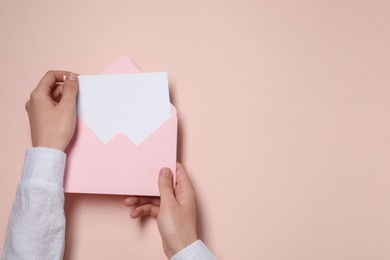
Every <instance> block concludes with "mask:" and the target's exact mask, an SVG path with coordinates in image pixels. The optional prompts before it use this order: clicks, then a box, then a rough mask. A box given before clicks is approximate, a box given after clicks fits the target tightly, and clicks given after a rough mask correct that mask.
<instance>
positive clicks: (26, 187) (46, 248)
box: [2, 147, 66, 260]
mask: <svg viewBox="0 0 390 260" xmlns="http://www.w3.org/2000/svg"><path fill="white" fill-rule="evenodd" d="M65 162H66V155H65V153H63V152H61V151H59V150H55V149H50V148H42V147H36V148H29V149H27V151H26V154H25V159H24V166H23V171H22V177H21V181H20V183H19V184H18V187H17V191H16V197H15V201H14V203H13V205H12V210H11V213H10V216H9V220H8V227H7V233H6V236H5V240H4V249H3V256H2V259H4V260H11V259H12V260H13V259H18V260H19V259H42V260H46V259H48V260H56V259H62V257H63V253H64V246H65V215H64V190H63V177H64V170H65Z"/></svg>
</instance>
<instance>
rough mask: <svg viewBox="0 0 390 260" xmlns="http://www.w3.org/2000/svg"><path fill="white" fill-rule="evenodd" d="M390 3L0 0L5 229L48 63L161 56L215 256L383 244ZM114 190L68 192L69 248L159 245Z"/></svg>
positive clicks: (1, 216)
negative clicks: (31, 104) (28, 106)
mask: <svg viewBox="0 0 390 260" xmlns="http://www.w3.org/2000/svg"><path fill="white" fill-rule="evenodd" d="M389 14H390V2H389V1H388V0H383V1H380V0H371V1H368V0H367V1H352V0H351V1H348V0H337V1H336V0H335V1H333V0H323V1H310V0H299V1H288V0H285V1H281V0H276V1H275V0H272V1H271V0H270V1H261V0H258V1H244V0H242V1H238V0H237V1H227V0H224V1H203V0H202V1H173V0H172V1H127V0H126V1H125V0H122V1H101V0H88V1H74V0H73V1H58V0H53V1H12V0H1V1H0V32H1V42H0V46H1V48H0V70H1V72H0V84H1V86H0V122H1V127H0V136H1V145H0V154H1V164H0V176H1V177H0V190H1V196H0V202H1V204H0V233H1V236H0V243H1V244H2V242H3V234H4V232H5V229H6V223H7V218H8V213H9V210H10V207H11V205H12V201H13V198H14V194H15V188H16V185H17V182H18V179H19V176H20V171H21V167H22V163H23V157H24V151H25V148H26V147H27V146H29V145H30V139H29V138H30V137H29V126H28V119H27V115H26V113H25V110H24V103H25V101H26V100H27V98H28V96H29V93H30V91H31V90H32V89H33V88H34V87H35V85H36V83H37V82H38V80H39V79H40V78H41V76H42V75H43V74H44V72H45V71H46V70H48V69H66V70H72V71H75V72H78V73H81V74H98V73H100V72H101V71H102V70H103V69H104V68H105V67H106V66H107V65H109V64H111V63H112V62H113V61H115V60H116V59H117V58H118V57H119V56H121V55H122V54H125V55H127V56H128V57H129V58H130V59H132V60H133V62H134V63H135V64H136V65H137V66H138V67H139V68H140V69H141V70H142V71H145V72H154V71H168V73H169V79H170V87H171V96H172V99H173V103H174V104H175V105H176V107H177V109H178V113H179V120H180V135H179V155H178V157H179V160H180V161H182V162H183V163H184V164H185V165H186V166H187V168H188V171H189V173H190V175H191V177H192V180H193V182H194V185H195V188H196V192H197V195H198V204H199V229H200V234H201V237H202V239H204V241H205V242H206V243H207V244H208V245H209V247H210V248H211V249H212V250H213V251H214V252H215V253H216V254H217V255H218V256H219V257H220V258H221V259H278V260H279V259H300V260H305V259H307V260H309V259H317V260H321V259H324V260H325V259H340V260H341V259H343V260H344V259H354V260H358V259H376V260H381V259H383V260H384V259H390V247H389V242H390V189H389V186H390V134H389V133H390V103H389V98H390V88H389V87H390V76H389V75H390V73H389V68H390V66H389V65H390V50H389V46H390V35H389V34H390V30H389V27H390V15H389ZM122 199H123V197H117V196H96V195H95V196H92V195H67V196H66V216H67V222H68V227H67V228H68V230H67V246H66V254H65V259H72V260H73V259H164V257H163V252H162V249H161V245H160V244H161V242H160V237H159V234H158V232H157V228H156V225H155V222H154V221H152V220H145V221H143V222H139V221H135V220H131V219H130V218H129V217H128V214H129V212H130V211H129V209H127V208H125V207H123V206H122V204H121V203H122Z"/></svg>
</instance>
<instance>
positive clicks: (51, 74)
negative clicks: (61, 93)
mask: <svg viewBox="0 0 390 260" xmlns="http://www.w3.org/2000/svg"><path fill="white" fill-rule="evenodd" d="M69 74H70V72H69V71H59V70H50V71H48V72H46V74H45V75H44V76H43V77H42V79H41V80H40V81H39V83H38V86H37V88H36V90H38V91H44V92H46V93H50V92H51V90H52V88H53V87H55V85H56V83H57V82H63V81H64V76H66V77H68V76H69Z"/></svg>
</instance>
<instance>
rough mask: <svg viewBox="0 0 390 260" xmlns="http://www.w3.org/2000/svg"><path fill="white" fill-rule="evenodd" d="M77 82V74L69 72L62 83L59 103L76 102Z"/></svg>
mask: <svg viewBox="0 0 390 260" xmlns="http://www.w3.org/2000/svg"><path fill="white" fill-rule="evenodd" d="M78 87H79V82H78V80H77V74H75V73H69V75H68V76H67V77H66V79H65V82H64V84H63V85H62V97H61V101H60V103H70V104H76V97H77V90H78Z"/></svg>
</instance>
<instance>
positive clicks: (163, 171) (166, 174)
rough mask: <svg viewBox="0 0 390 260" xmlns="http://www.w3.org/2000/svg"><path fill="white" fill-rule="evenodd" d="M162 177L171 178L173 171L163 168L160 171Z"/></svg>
mask: <svg viewBox="0 0 390 260" xmlns="http://www.w3.org/2000/svg"><path fill="white" fill-rule="evenodd" d="M160 176H161V177H170V176H171V170H170V169H169V168H166V167H165V168H162V169H161V171H160Z"/></svg>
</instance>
